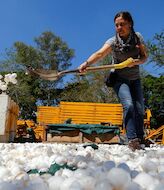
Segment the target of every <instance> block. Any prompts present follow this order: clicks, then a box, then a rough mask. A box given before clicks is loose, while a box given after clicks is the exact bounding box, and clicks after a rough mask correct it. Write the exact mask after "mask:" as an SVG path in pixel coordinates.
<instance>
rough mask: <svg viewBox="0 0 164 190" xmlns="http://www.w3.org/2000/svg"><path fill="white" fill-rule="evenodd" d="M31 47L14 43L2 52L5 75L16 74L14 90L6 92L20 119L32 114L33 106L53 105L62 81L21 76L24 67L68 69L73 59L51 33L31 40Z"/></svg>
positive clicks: (70, 51) (72, 53) (34, 107)
mask: <svg viewBox="0 0 164 190" xmlns="http://www.w3.org/2000/svg"><path fill="white" fill-rule="evenodd" d="M34 44H35V46H30V45H27V44H25V43H23V42H15V43H14V45H13V47H12V48H11V49H10V50H9V51H7V52H6V56H7V59H6V61H5V64H4V70H5V71H6V72H8V71H9V70H10V71H11V70H12V71H17V72H18V77H17V78H18V85H17V88H13V89H12V87H9V88H10V89H9V91H10V95H11V96H12V98H13V99H14V100H15V101H16V102H18V104H19V107H20V111H21V116H22V117H23V118H25V117H26V119H27V118H30V117H31V116H32V115H33V112H35V111H36V106H37V103H39V104H40V105H49V106H50V105H54V104H56V102H57V101H58V97H57V95H58V94H59V92H60V89H58V86H60V84H61V83H62V78H60V79H59V80H58V81H54V82H51V81H44V80H42V79H40V78H36V77H35V76H27V75H25V74H24V72H25V67H26V66H32V67H33V68H44V69H53V70H57V71H61V70H65V69H67V68H68V67H69V66H71V59H72V58H73V56H74V50H73V49H70V48H69V47H68V45H67V44H66V42H64V41H63V40H62V39H61V38H60V37H59V36H56V35H55V34H53V33H52V32H43V33H42V34H41V35H40V36H39V37H37V38H35V39H34ZM5 66H6V67H5ZM9 68H10V69H9ZM11 68H12V69H11Z"/></svg>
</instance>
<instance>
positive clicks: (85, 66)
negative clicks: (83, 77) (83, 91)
mask: <svg viewBox="0 0 164 190" xmlns="http://www.w3.org/2000/svg"><path fill="white" fill-rule="evenodd" d="M87 67H88V62H87V61H85V62H84V63H82V64H81V65H80V66H79V67H78V69H79V72H80V73H82V72H85V71H86V68H87Z"/></svg>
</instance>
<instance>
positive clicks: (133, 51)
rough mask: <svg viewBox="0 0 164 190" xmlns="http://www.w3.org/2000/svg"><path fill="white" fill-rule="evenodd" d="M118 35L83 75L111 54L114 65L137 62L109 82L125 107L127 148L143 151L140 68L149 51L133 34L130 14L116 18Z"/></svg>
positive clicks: (83, 66) (90, 61) (95, 55)
mask: <svg viewBox="0 0 164 190" xmlns="http://www.w3.org/2000/svg"><path fill="white" fill-rule="evenodd" d="M114 23H115V29H116V35H115V36H114V37H112V38H109V39H108V40H107V41H106V42H105V44H104V45H103V46H102V48H100V49H99V50H98V51H97V52H95V53H93V54H92V55H91V56H90V57H89V58H88V59H87V61H85V62H84V63H82V64H81V65H80V66H79V71H80V72H84V71H85V70H86V68H87V67H88V66H90V65H91V64H93V63H96V62H97V61H98V60H100V59H102V58H104V57H105V56H107V55H108V54H111V55H112V58H113V63H114V64H118V63H120V62H122V61H125V60H126V59H127V58H129V57H132V58H133V59H134V61H133V62H132V63H131V64H130V65H129V66H128V67H127V68H124V69H121V70H115V71H114V74H113V73H112V75H111V77H113V76H114V80H113V81H112V78H111V79H110V77H109V81H110V80H111V81H112V84H110V86H112V87H113V89H114V90H115V92H116V94H117V96H118V98H119V100H120V102H121V104H122V106H123V115H124V126H125V127H126V133H127V138H128V146H129V148H130V149H132V150H133V151H134V150H136V149H140V148H141V146H140V144H141V143H142V141H143V137H144V128H143V125H144V123H143V122H144V103H143V93H142V89H141V82H140V75H139V65H140V64H143V63H144V62H145V61H146V59H147V53H146V48H145V45H144V41H143V38H142V36H141V34H140V33H137V32H135V31H134V28H133V19H132V17H131V15H130V13H129V12H119V13H117V14H116V16H115V18H114Z"/></svg>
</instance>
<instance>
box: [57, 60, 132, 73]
mask: <svg viewBox="0 0 164 190" xmlns="http://www.w3.org/2000/svg"><path fill="white" fill-rule="evenodd" d="M132 62H133V58H128V59H127V60H125V61H123V62H121V63H119V64H113V65H112V64H111V65H102V66H96V67H87V68H86V71H98V70H105V69H123V68H125V67H127V66H128V65H129V64H131V63H132ZM67 73H79V69H72V70H65V71H61V72H60V73H59V74H60V75H64V74H67Z"/></svg>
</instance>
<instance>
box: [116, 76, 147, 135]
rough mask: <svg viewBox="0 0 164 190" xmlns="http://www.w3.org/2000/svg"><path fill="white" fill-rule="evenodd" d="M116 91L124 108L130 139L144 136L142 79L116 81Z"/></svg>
mask: <svg viewBox="0 0 164 190" xmlns="http://www.w3.org/2000/svg"><path fill="white" fill-rule="evenodd" d="M113 89H114V90H115V92H116V94H117V96H118V98H119V100H120V102H121V104H122V106H123V121H124V127H125V128H126V134H127V138H128V139H134V138H140V139H142V138H143V136H144V102H143V93H142V88H141V82H140V79H136V80H131V81H129V80H124V79H119V80H118V81H116V83H115V85H114V87H113Z"/></svg>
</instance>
